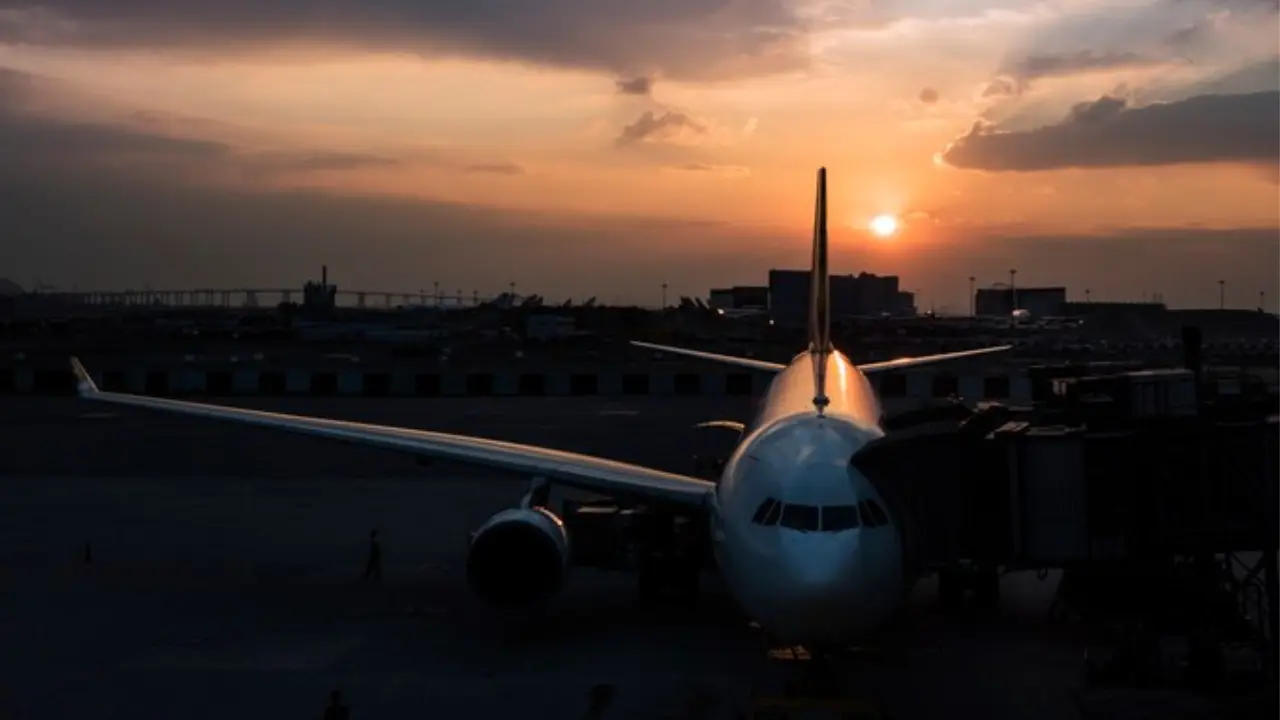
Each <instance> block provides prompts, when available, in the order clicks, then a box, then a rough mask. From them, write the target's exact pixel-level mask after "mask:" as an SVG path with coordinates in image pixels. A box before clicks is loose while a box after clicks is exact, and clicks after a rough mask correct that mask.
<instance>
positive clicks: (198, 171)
mask: <svg viewBox="0 0 1280 720" xmlns="http://www.w3.org/2000/svg"><path fill="white" fill-rule="evenodd" d="M86 97H87V96H85V95H84V94H83V93H82V92H79V91H78V89H77V88H75V87H74V86H72V85H69V84H67V83H64V82H62V81H58V80H54V79H51V78H47V77H43V76H39V75H33V74H28V73H23V72H18V71H14V70H9V69H5V68H0V157H2V158H4V161H3V163H0V165H4V166H5V167H4V169H5V170H8V171H11V172H13V173H15V174H17V175H23V174H31V173H36V174H44V173H50V172H56V173H76V172H81V171H83V170H86V169H99V170H101V169H105V168H117V169H121V170H125V171H127V172H129V173H131V174H134V175H148V176H155V177H169V178H170V179H172V180H174V181H179V180H185V181H195V182H205V181H215V180H223V181H231V182H240V183H243V182H246V181H247V182H249V183H251V184H255V185H261V184H262V181H270V182H278V181H280V180H282V179H283V180H286V181H287V180H288V179H290V177H291V176H296V177H297V178H305V177H306V176H308V175H311V174H314V173H342V172H350V171H358V170H371V169H372V170H377V169H394V168H407V167H430V168H433V169H436V170H443V171H447V172H458V173H472V172H488V173H502V174H508V175H515V174H521V173H523V169H522V168H520V167H519V166H517V165H514V164H512V163H507V162H475V161H474V160H472V161H467V160H465V159H463V158H460V157H457V156H454V155H452V154H450V153H448V152H446V151H443V150H428V149H414V150H411V151H404V152H400V153H396V154H393V153H391V152H365V151H359V150H351V149H344V148H325V147H319V148H316V147H280V146H278V147H270V146H269V144H268V146H267V147H264V146H263V145H264V143H262V142H261V141H258V142H249V141H245V142H241V141H239V140H237V139H236V136H238V135H246V132H245V131H244V129H243V128H237V127H234V126H231V125H227V124H225V123H221V122H216V121H211V120H207V119H203V118H198V117H191V116H186V115H177V114H172V113H165V112H159V111H154V110H147V109H141V110H134V111H131V112H127V113H125V114H124V115H123V117H120V118H118V119H116V121H114V122H112V121H109V120H107V119H97V120H86V119H79V118H78V115H84V116H87V117H99V116H104V114H103V113H101V112H97V111H96V110H95V109H94V108H93V107H92V103H91V101H87V100H86ZM110 116H111V114H110V113H107V114H106V115H105V117H110Z"/></svg>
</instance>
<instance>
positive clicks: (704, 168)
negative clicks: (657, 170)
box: [671, 163, 751, 177]
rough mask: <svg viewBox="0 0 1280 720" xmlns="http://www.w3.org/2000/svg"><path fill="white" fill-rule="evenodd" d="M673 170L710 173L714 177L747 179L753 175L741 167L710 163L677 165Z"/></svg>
mask: <svg viewBox="0 0 1280 720" xmlns="http://www.w3.org/2000/svg"><path fill="white" fill-rule="evenodd" d="M671 169H672V170H678V171H680V172H694V173H709V174H713V175H723V176H725V177H747V176H748V175H750V174H751V168H749V167H743V166H741V165H712V164H708V163H685V164H684V165H675V166H673V167H672V168H671Z"/></svg>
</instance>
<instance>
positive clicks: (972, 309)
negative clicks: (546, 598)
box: [969, 275, 978, 317]
mask: <svg viewBox="0 0 1280 720" xmlns="http://www.w3.org/2000/svg"><path fill="white" fill-rule="evenodd" d="M977 279H978V278H976V277H974V276H972V275H970V276H969V317H976V316H977V305H976V303H977V301H978V300H977V295H975V294H974V292H973V283H974V282H975V281H977Z"/></svg>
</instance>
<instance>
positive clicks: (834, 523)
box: [822, 505, 859, 532]
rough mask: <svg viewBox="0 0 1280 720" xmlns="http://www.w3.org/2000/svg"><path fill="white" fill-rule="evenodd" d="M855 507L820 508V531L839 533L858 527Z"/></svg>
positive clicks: (829, 506) (833, 506)
mask: <svg viewBox="0 0 1280 720" xmlns="http://www.w3.org/2000/svg"><path fill="white" fill-rule="evenodd" d="M858 524H859V523H858V506H857V505H827V506H826V507H824V508H822V529H823V531H825V532H839V531H841V530H852V529H854V528H856V527H858Z"/></svg>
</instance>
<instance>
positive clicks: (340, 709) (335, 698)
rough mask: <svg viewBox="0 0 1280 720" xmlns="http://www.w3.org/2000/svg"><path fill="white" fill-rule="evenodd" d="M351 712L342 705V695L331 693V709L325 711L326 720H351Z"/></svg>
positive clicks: (335, 691) (335, 692)
mask: <svg viewBox="0 0 1280 720" xmlns="http://www.w3.org/2000/svg"><path fill="white" fill-rule="evenodd" d="M350 718H351V712H350V711H349V710H347V706H346V705H343V704H342V693H340V692H338V691H337V690H334V691H333V692H331V693H329V707H327V708H325V709H324V720H350Z"/></svg>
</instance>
